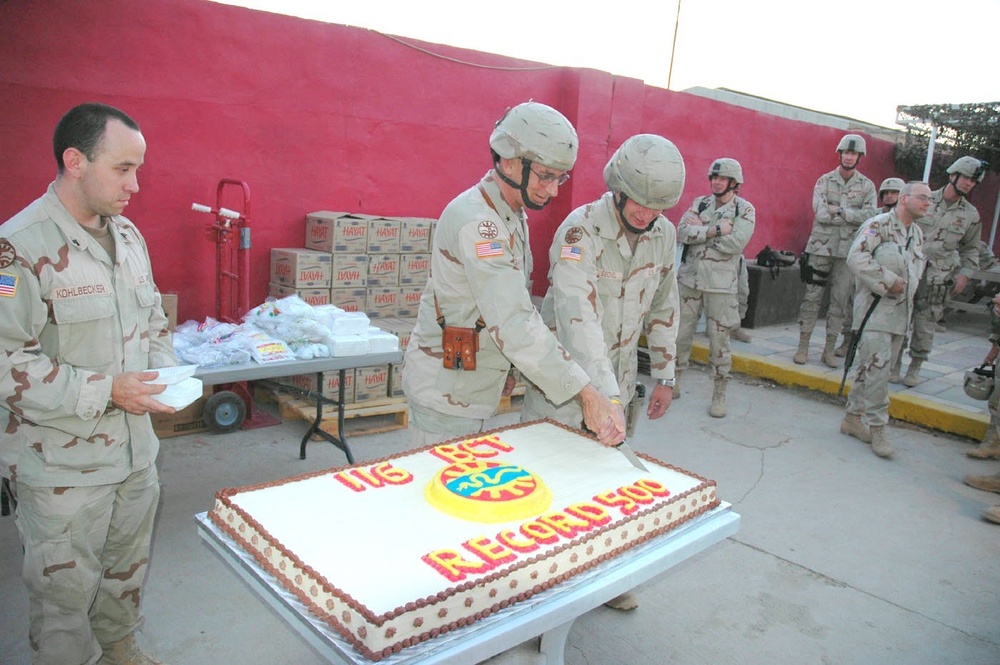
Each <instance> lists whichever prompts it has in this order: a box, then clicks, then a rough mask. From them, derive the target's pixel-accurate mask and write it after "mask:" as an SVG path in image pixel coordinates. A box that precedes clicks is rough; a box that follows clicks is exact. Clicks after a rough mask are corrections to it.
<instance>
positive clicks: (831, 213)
mask: <svg viewBox="0 0 1000 665" xmlns="http://www.w3.org/2000/svg"><path fill="white" fill-rule="evenodd" d="M865 149H866V147H865V140H864V138H862V137H861V136H858V135H857V134H847V135H845V136H844V137H843V138H842V139H841V140H840V143H839V144H838V145H837V155H838V157H839V160H840V166H838V167H837V168H836V169H834V170H833V171H830V172H829V173H826V174H824V175H822V176H820V177H819V180H817V181H816V186H815V187H814V188H813V212H814V213H815V219H814V221H813V228H812V233H811V234H810V235H809V240H808V242H807V243H806V249H805V253H804V254H803V256H802V257H801V258H800V263H801V268H802V277H803V280H804V281H805V282H806V292H805V295H804V296H803V297H802V304H801V306H800V307H799V348H798V349H797V350H796V352H795V356H794V357H793V358H792V359H793V360H794V361H795V362H796V363H798V364H799V365H804V364H805V362H806V360H808V358H809V339H810V338H811V337H812V333H813V329H814V328H815V327H816V319H817V318H819V309H820V305H821V303H822V300H823V292H824V290H825V289H826V288H827V287H828V286H829V288H830V305H829V308H828V309H827V314H826V344H825V346H824V347H823V356H822V361H823V364H824V365H826V366H828V367H837V365H838V361H837V356H836V348H835V347H836V346H837V336H838V334H839V333H840V332H843V333H844V344H843V347H844V352H846V348H847V346H849V345H850V336H851V299H852V298H853V295H854V278H853V276H852V275H851V273H850V271H849V270H848V269H847V266H846V265H845V259H846V257H847V251H848V250H849V249H850V248H851V243H853V242H854V238H855V236H856V235H857V230H858V227H859V226H860V225H861V223H862V222H864V221H866V220H868V219H869V218H871V217H872V216H874V215H875V213H876V212H877V210H876V209H875V183H873V182H872V181H871V180H870V179H868V178H867V177H866V176H865V175H863V174H862V173H861V172H860V171H858V170H857V167H858V164H859V163H860V162H861V158H862V157H863V156H864V154H865Z"/></svg>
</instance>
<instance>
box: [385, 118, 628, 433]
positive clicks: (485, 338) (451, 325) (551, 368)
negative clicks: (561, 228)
mask: <svg viewBox="0 0 1000 665" xmlns="http://www.w3.org/2000/svg"><path fill="white" fill-rule="evenodd" d="M578 145H579V142H578V140H577V135H576V130H575V129H573V125H572V124H570V122H569V120H567V119H566V118H565V117H564V116H563V115H562V114H561V113H559V112H558V111H556V110H555V109H554V108H552V107H550V106H546V105H545V104H539V103H537V102H526V103H524V104H519V105H517V106H515V107H513V108H511V109H509V110H508V111H507V113H506V114H504V116H503V117H502V118H501V119H500V120H499V121H498V122H497V124H496V127H495V128H494V130H493V133H492V135H491V136H490V149H491V153H492V157H493V168H492V169H491V170H490V171H489V172H487V173H486V175H485V176H484V177H483V178H481V179H480V180H479V182H478V183H476V184H475V185H474V186H472V187H471V188H469V189H468V190H466V191H465V192H463V193H462V194H460V195H459V196H458V197H457V198H455V199H454V200H453V201H452V202H451V203H449V204H448V206H447V207H446V208H445V209H444V212H442V213H441V218H440V220H439V221H438V224H437V227H436V229H435V231H434V239H433V247H432V250H431V270H430V279H428V281H427V285H426V286H425V287H424V292H423V295H422V296H421V300H420V305H419V308H418V312H417V324H416V327H415V328H414V330H413V334H412V335H411V337H410V343H409V345H408V346H407V349H406V354H405V356H404V359H403V392H404V393H405V394H406V396H407V399H408V401H409V405H410V433H411V443H412V444H413V445H414V446H424V445H430V444H433V443H437V442H440V441H445V440H447V439H452V438H456V437H460V436H463V435H467V434H474V433H476V432H480V431H482V429H483V427H484V424H485V420H486V419H487V418H490V417H491V416H493V415H494V413H496V411H497V407H498V406H499V404H500V400H501V397H502V395H503V394H505V392H506V393H509V391H510V389H511V388H513V379H512V376H513V374H512V370H513V369H517V370H519V371H520V372H521V374H522V375H523V376H524V377H526V378H527V379H528V380H529V381H531V382H532V383H533V384H534V385H536V386H538V387H539V389H540V390H542V391H543V392H544V393H545V395H546V396H547V397H549V398H550V399H551V400H552V401H554V402H557V403H564V402H567V401H576V402H578V403H579V407H580V409H581V411H582V414H583V422H584V424H585V425H586V426H587V427H588V428H589V429H590V430H591V431H593V432H594V433H595V434H596V435H597V436H598V439H599V440H600V441H601V442H602V443H604V444H605V445H617V444H618V443H621V441H622V440H624V438H625V422H624V410H623V408H622V407H621V404H620V403H616V402H617V401H618V400H616V401H612V400H611V399H610V398H609V397H608V396H607V395H606V394H604V393H602V392H601V391H600V390H599V389H598V388H597V387H596V386H595V385H594V384H593V383H592V382H591V378H590V376H589V375H588V373H587V371H586V370H585V369H584V368H583V367H581V366H580V364H578V363H577V362H574V361H573V360H571V359H570V354H569V353H568V352H567V351H566V349H565V347H564V346H563V345H562V344H560V343H559V341H558V340H557V339H556V336H555V334H553V333H552V332H551V331H550V330H549V328H548V326H546V325H545V323H544V322H543V321H542V318H541V316H540V315H539V314H538V312H537V310H536V309H535V307H534V305H533V304H532V302H531V296H530V291H529V284H530V279H531V267H532V260H531V248H530V245H529V243H528V219H527V215H526V211H527V210H541V209H542V208H543V207H544V206H545V205H546V204H547V203H548V202H549V201H550V200H551V199H552V198H554V197H555V196H557V195H558V193H559V187H560V185H563V184H565V183H566V181H567V180H568V179H569V173H567V172H568V171H569V170H570V169H571V168H573V164H574V163H575V162H576V155H577V148H578Z"/></svg>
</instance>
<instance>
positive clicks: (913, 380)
mask: <svg viewBox="0 0 1000 665" xmlns="http://www.w3.org/2000/svg"><path fill="white" fill-rule="evenodd" d="M923 364H924V361H923V360H922V359H920V358H914V359H913V360H911V361H910V366H909V367H907V368H906V376H904V377H903V385H904V386H906V387H908V388H912V387H913V386H915V385H917V384H918V383H920V366H921V365H923Z"/></svg>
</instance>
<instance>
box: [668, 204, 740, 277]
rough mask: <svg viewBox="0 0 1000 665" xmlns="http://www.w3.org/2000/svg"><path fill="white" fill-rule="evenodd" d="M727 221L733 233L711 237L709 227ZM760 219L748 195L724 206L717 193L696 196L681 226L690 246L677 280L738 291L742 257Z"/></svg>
mask: <svg viewBox="0 0 1000 665" xmlns="http://www.w3.org/2000/svg"><path fill="white" fill-rule="evenodd" d="M723 220H729V221H731V222H732V223H733V232H732V233H729V234H726V235H721V236H715V237H713V238H709V237H708V231H709V229H711V228H714V226H715V225H716V224H718V223H719V222H721V221H723ZM756 222H757V213H756V211H755V210H754V207H753V204H751V203H750V202H749V201H747V200H746V199H744V198H740V197H739V196H734V197H733V198H731V199H730V200H729V201H727V202H726V203H724V204H723V205H722V206H720V207H716V199H715V196H712V195H709V196H699V197H698V198H696V199H695V200H694V202H693V203H692V204H691V209H690V210H688V211H687V212H685V213H684V216H683V217H681V221H680V224H678V225H677V239H678V241H679V242H681V243H682V244H683V245H685V246H686V247H685V249H684V253H683V261H682V262H681V265H680V268H678V271H677V281H678V282H680V283H681V284H683V285H684V286H686V287H688V288H691V289H697V290H698V291H703V292H706V293H733V294H735V293H736V291H737V288H738V286H739V275H740V258H742V256H743V250H744V249H746V246H747V243H749V242H750V237H751V236H753V230H754V225H755V224H756Z"/></svg>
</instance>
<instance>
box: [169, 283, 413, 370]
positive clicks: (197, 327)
mask: <svg viewBox="0 0 1000 665" xmlns="http://www.w3.org/2000/svg"><path fill="white" fill-rule="evenodd" d="M398 349H399V338H398V337H396V336H395V335H394V334H392V333H390V332H386V331H384V330H381V329H379V328H376V327H374V326H372V325H371V322H370V321H369V319H368V316H367V315H365V314H363V313H361V312H345V311H344V310H342V309H340V308H339V307H337V306H336V305H319V306H313V305H310V304H309V303H307V302H306V301H304V300H303V299H302V298H300V297H299V296H288V297H287V298H281V299H279V300H274V299H271V298H269V299H268V300H267V301H265V302H264V303H263V304H261V305H258V306H257V307H254V308H253V309H251V310H250V311H249V312H247V313H246V315H244V317H243V322H242V323H241V324H240V325H235V324H232V323H223V322H220V321H216V320H215V319H213V318H211V317H209V318H207V319H205V321H203V322H201V323H199V322H197V321H186V322H184V323H182V324H180V325H179V326H177V330H176V331H175V332H174V352H175V353H176V354H177V357H178V358H179V359H181V360H182V361H183V362H187V363H192V364H196V365H200V366H203V367H205V366H213V365H237V364H241V363H248V362H253V361H256V362H270V361H275V360H291V359H293V358H296V359H299V360H310V359H312V358H326V357H330V356H333V357H341V356H356V355H364V354H368V353H385V352H390V351H396V350H398Z"/></svg>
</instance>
